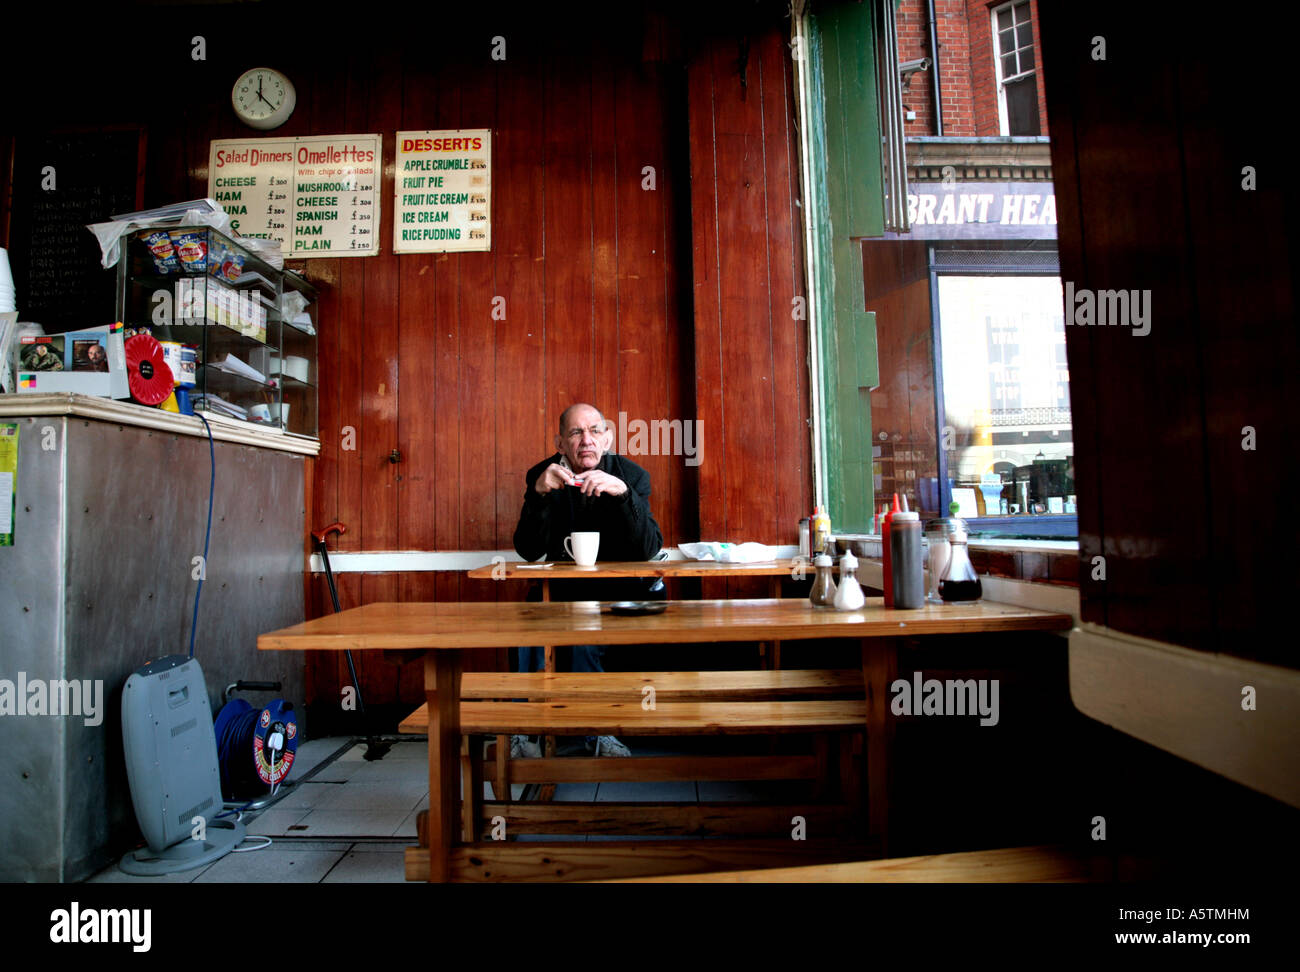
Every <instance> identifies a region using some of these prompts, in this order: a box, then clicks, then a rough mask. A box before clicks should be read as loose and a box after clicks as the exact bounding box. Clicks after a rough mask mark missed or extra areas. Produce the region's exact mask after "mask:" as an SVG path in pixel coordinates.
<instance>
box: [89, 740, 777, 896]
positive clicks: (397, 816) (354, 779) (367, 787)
mask: <svg viewBox="0 0 1300 972" xmlns="http://www.w3.org/2000/svg"><path fill="white" fill-rule="evenodd" d="M347 743H348V740H347V739H343V738H333V739H316V740H311V741H309V742H306V743H303V745H301V746H300V747H299V748H298V752H297V759H296V761H295V762H294V767H293V773H292V774H291V776H290V779H291V780H295V781H297V782H295V783H293V785H292V786H290V787H289V788H288V793H287V794H286V795H284V796H283V798H282V799H280V800H278V801H277V802H276V803H274V804H273V805H272V806H270V807H268V808H267V809H264V810H261V811H259V812H256V813H252V812H249V813H246V814H245V815H244V823H245V825H246V827H247V830H248V834H249V837H250V839H248V840H246V841H245V842H244V844H243V847H244V848H247V849H246V850H240V851H237V852H234V853H231V854H227V855H226V856H225V857H223V858H222V859H221V860H219V861H216V862H215V863H212V864H209V865H206V866H203V867H197V868H194V869H192V870H189V871H182V872H180V873H177V874H170V875H167V876H165V877H154V878H148V877H137V876H134V875H130V874H126V873H124V872H122V871H121V870H120V869H119V868H118V867H117V865H116V864H114V865H112V866H110V867H108V868H105V869H104V870H103V871H100V872H99V873H98V874H96V875H94V876H93V877H91V878H90V879H89V880H90V881H93V882H146V883H147V882H167V883H188V882H195V883H208V882H231V883H245V882H264V881H278V882H285V881H291V882H303V883H316V882H323V883H326V884H331V883H339V882H344V883H346V882H354V883H402V882H403V881H404V880H405V876H404V864H403V852H404V851H405V849H406V848H407V847H410V846H412V845H413V844H414V842H415V816H416V814H417V813H418V812H419V811H420V810H423V809H425V808H427V807H428V805H429V787H428V778H427V774H428V765H429V764H428V748H427V745H426V743H425V741H424V740H423V739H418V740H402V741H400V742H395V743H393V745H392V748H391V749H390V750H389V751H388V753H387V755H385V756H384V758H383V759H381V760H376V761H373V762H368V761H367V760H366V759H365V758H364V753H365V751H366V746H365V743H357V744H356V745H353V746H352V747H351V748H347V749H345V747H346V745H347ZM341 749H345V751H344V752H343V753H342V755H336V754H338V753H339V751H340V750H341ZM635 753H636V755H638V756H651V755H670V753H668V752H666V751H665V752H663V753H659V752H651V751H649V750H646V749H644V748H636V749H635ZM522 790H523V787H521V786H518V785H516V786H515V788H514V795H515V797H516V798H518V797H519V796H520V795H521V794H522ZM484 793H485V796H489V797H490V795H491V793H490V790H488V789H487V786H486V784H485V785H484ZM772 795H773V793H772V791H771V789H770V786H769V787H767V788H763V787H759V786H757V785H755V784H737V783H599V784H598V783H566V784H561V785H560V786H557V787H556V791H555V799H556V800H573V801H592V800H596V801H602V800H620V801H630V800H634V801H664V802H688V803H694V802H696V801H697V800H700V799H705V800H753V799H763V798H768V797H771V796H772ZM262 837H266V838H270V840H271V843H270V844H269V845H263V846H258V845H261V844H263V841H262V840H261V839H255V838H262ZM519 839H520V840H554V839H557V838H554V837H548V836H543V835H522V836H520V838H519ZM558 839H565V840H584V839H590V840H593V841H594V840H620V839H623V838H619V837H610V836H600V837H597V836H592V837H590V838H583V837H574V838H569V837H566V838H558ZM642 839H646V838H642ZM664 839H672V838H664ZM678 839H680V838H678Z"/></svg>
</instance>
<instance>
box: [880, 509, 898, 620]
mask: <svg viewBox="0 0 1300 972" xmlns="http://www.w3.org/2000/svg"><path fill="white" fill-rule="evenodd" d="M902 512H903V511H902V510H901V509H900V508H899V506H898V494H897V493H895V494H894V505H893V506H892V507H891V508H890V510H889V512H888V513H886V514H885V519H884V521H883V522H882V524H881V527H880V558H881V562H882V563H883V565H884V572H885V576H884V585H885V607H887V608H891V607H893V606H894V572H893V570H892V565H891V558H890V556H889V521H890V520H892V519H893V518H894V514H895V513H902Z"/></svg>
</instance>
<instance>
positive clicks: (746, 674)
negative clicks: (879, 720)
mask: <svg viewBox="0 0 1300 972" xmlns="http://www.w3.org/2000/svg"><path fill="white" fill-rule="evenodd" d="M646 688H651V689H653V690H654V692H653V697H654V698H655V700H656V701H657V702H690V701H695V700H705V699H707V700H712V701H721V700H727V699H730V700H734V701H754V702H757V701H762V700H765V699H804V698H835V697H840V698H859V699H860V698H862V670H861V669H860V668H859V669H848V670H842V669H834V670H827V671H819V670H816V669H810V670H797V669H790V670H777V671H738V672H466V673H465V674H464V675H462V676H461V685H460V697H461V698H462V699H527V700H530V701H546V700H548V699H572V700H574V701H588V702H620V701H636V702H637V703H640V702H641V701H642V699H644V698H646V697H647V694H648V693H647V692H646V691H645V690H646ZM424 711H425V715H424V719H425V724H426V725H427V724H428V710H427V708H426V709H425V710H424Z"/></svg>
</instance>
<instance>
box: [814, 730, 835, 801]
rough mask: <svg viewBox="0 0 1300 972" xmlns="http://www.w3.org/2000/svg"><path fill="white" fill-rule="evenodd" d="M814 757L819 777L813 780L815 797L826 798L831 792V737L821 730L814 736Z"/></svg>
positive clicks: (816, 798)
mask: <svg viewBox="0 0 1300 972" xmlns="http://www.w3.org/2000/svg"><path fill="white" fill-rule="evenodd" d="M813 757H814V758H815V759H816V760H817V778H816V779H815V780H813V799H814V800H818V801H821V800H825V799H826V794H827V793H828V792H830V776H831V737H830V733H826V732H820V733H818V734H817V735H816V736H814V737H813Z"/></svg>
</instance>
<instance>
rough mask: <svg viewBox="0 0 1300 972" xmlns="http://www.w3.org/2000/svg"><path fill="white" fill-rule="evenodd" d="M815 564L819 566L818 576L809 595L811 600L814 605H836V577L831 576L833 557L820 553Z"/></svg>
mask: <svg viewBox="0 0 1300 972" xmlns="http://www.w3.org/2000/svg"><path fill="white" fill-rule="evenodd" d="M813 566H814V567H816V568H817V576H816V577H815V578H814V579H813V586H812V593H811V594H809V595H808V600H809V602H810V603H811V604H812V606H813V607H834V606H835V579H834V578H833V577H831V558H830V557H829V556H827V555H826V554H818V555H817V559H816V560H814V561H813Z"/></svg>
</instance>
